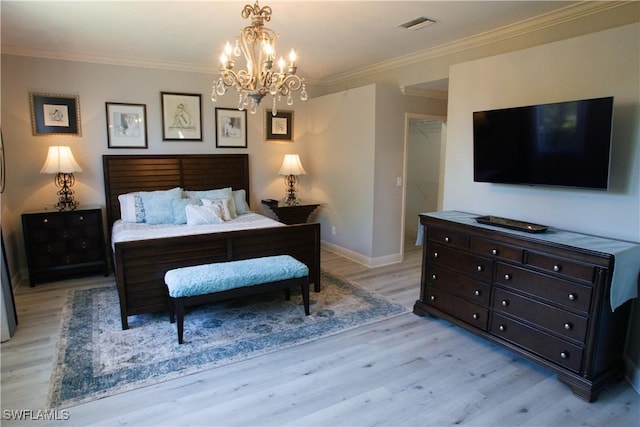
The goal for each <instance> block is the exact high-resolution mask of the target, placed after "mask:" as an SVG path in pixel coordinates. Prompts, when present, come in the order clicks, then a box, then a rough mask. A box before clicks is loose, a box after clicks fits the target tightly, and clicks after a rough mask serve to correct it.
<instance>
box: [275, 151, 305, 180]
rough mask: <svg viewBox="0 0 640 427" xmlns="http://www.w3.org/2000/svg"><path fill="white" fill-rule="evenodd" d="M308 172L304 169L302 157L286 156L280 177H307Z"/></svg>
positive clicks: (295, 155) (279, 173)
mask: <svg viewBox="0 0 640 427" xmlns="http://www.w3.org/2000/svg"><path fill="white" fill-rule="evenodd" d="M306 174H307V172H306V171H305V170H304V168H303V167H302V162H300V156H298V155H297V154H285V155H284V160H283V161H282V167H281V168H280V172H278V175H306Z"/></svg>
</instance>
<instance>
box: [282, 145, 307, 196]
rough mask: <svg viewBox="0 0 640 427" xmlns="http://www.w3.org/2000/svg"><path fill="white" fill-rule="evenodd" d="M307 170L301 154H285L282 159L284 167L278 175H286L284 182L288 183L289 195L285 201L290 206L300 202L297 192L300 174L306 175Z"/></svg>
mask: <svg viewBox="0 0 640 427" xmlns="http://www.w3.org/2000/svg"><path fill="white" fill-rule="evenodd" d="M306 174H307V172H306V171H305V170H304V168H303V167H302V162H300V156H299V155H297V154H285V155H284V160H283V161H282V167H280V172H278V175H284V182H285V184H286V185H287V196H286V197H285V198H284V202H285V203H286V204H287V205H288V206H295V205H297V204H299V203H300V199H299V198H298V194H297V193H296V185H298V175H306Z"/></svg>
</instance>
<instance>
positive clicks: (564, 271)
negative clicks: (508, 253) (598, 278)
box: [525, 252, 596, 283]
mask: <svg viewBox="0 0 640 427" xmlns="http://www.w3.org/2000/svg"><path fill="white" fill-rule="evenodd" d="M525 264H526V265H530V266H532V267H536V268H539V269H542V270H545V271H548V272H550V273H553V274H557V275H561V276H564V277H567V278H571V279H577V280H582V281H585V282H588V283H593V282H594V280H595V273H596V268H595V267H594V266H593V265H585V264H581V263H579V262H576V261H572V260H568V259H565V258H561V257H557V256H552V255H548V254H543V253H539V252H527V256H526V257H525Z"/></svg>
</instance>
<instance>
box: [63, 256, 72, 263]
mask: <svg viewBox="0 0 640 427" xmlns="http://www.w3.org/2000/svg"><path fill="white" fill-rule="evenodd" d="M64 261H65V262H66V263H67V264H69V263H70V262H71V257H70V256H68V255H67V256H66V257H65V259H64Z"/></svg>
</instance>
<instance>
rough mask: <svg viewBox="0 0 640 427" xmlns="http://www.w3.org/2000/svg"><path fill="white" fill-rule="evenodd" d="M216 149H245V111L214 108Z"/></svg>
mask: <svg viewBox="0 0 640 427" xmlns="http://www.w3.org/2000/svg"><path fill="white" fill-rule="evenodd" d="M216 147H220V148H247V110H242V111H241V110H234V109H230V108H216Z"/></svg>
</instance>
